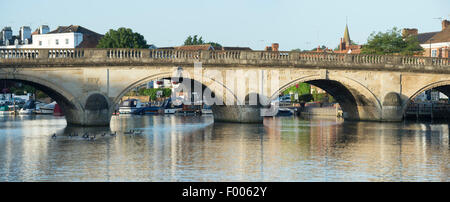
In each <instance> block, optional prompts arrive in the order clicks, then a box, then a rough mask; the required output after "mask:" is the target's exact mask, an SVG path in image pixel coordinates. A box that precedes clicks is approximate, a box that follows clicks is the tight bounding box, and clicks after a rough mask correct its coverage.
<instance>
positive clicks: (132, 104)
mask: <svg viewBox="0 0 450 202" xmlns="http://www.w3.org/2000/svg"><path fill="white" fill-rule="evenodd" d="M141 107H144V105H143V104H142V103H141V101H139V100H138V99H128V100H125V101H123V102H122V104H121V105H120V107H119V113H120V114H133V113H134V112H135V111H136V110H137V109H139V108H141Z"/></svg>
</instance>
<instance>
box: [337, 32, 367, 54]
mask: <svg viewBox="0 0 450 202" xmlns="http://www.w3.org/2000/svg"><path fill="white" fill-rule="evenodd" d="M361 48H362V46H361V45H356V44H353V42H352V40H351V39H350V33H349V31H348V25H345V31H344V37H343V38H341V41H340V42H339V50H336V51H334V52H335V53H348V54H360V53H361Z"/></svg>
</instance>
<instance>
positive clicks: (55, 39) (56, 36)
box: [0, 25, 103, 49]
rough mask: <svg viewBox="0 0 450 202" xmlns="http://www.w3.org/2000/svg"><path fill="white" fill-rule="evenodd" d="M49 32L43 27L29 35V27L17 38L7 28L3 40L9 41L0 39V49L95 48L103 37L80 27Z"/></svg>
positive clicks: (68, 27) (21, 30) (46, 27)
mask: <svg viewBox="0 0 450 202" xmlns="http://www.w3.org/2000/svg"><path fill="white" fill-rule="evenodd" d="M49 30H50V29H49V27H48V26H46V25H42V26H40V27H39V28H38V29H36V31H35V32H33V33H29V27H21V29H20V36H19V37H16V36H12V31H11V29H10V28H9V27H5V28H4V29H3V31H2V38H5V39H7V40H2V39H0V40H1V41H0V48H6V49H9V48H56V49H60V48H61V49H64V48H95V47H96V46H97V44H98V41H99V40H100V38H101V37H103V35H101V34H98V33H95V32H93V31H91V30H88V29H86V28H84V27H81V26H78V25H70V26H59V27H58V28H57V29H56V30H53V31H49ZM3 33H4V34H3ZM30 36H31V38H30ZM30 41H31V42H32V43H29V42H30Z"/></svg>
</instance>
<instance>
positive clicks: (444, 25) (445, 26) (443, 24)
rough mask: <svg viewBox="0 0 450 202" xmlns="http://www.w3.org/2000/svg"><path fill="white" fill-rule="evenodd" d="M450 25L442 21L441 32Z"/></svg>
mask: <svg viewBox="0 0 450 202" xmlns="http://www.w3.org/2000/svg"><path fill="white" fill-rule="evenodd" d="M449 25H450V21H448V20H442V30H444V29H446V28H447V27H448V26H449Z"/></svg>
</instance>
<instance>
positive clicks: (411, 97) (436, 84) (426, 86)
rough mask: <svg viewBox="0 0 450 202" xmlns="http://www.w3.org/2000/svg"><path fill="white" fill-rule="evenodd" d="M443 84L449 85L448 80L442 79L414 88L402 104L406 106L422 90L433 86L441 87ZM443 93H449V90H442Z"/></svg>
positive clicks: (449, 81)
mask: <svg viewBox="0 0 450 202" xmlns="http://www.w3.org/2000/svg"><path fill="white" fill-rule="evenodd" d="M445 86H450V80H443V81H437V82H432V83H429V84H426V85H425V86H424V87H422V88H420V89H418V90H416V91H415V92H414V93H413V94H412V95H411V96H409V98H408V99H406V100H405V102H404V103H403V105H404V106H405V105H406V106H407V105H408V104H409V103H410V101H411V100H412V99H414V98H416V97H417V96H418V95H419V94H421V93H422V92H424V91H427V90H431V89H433V88H441V89H442V87H445ZM438 90H439V89H438ZM443 93H444V94H446V95H447V94H450V92H443Z"/></svg>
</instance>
